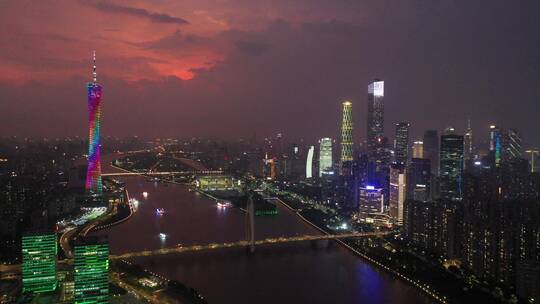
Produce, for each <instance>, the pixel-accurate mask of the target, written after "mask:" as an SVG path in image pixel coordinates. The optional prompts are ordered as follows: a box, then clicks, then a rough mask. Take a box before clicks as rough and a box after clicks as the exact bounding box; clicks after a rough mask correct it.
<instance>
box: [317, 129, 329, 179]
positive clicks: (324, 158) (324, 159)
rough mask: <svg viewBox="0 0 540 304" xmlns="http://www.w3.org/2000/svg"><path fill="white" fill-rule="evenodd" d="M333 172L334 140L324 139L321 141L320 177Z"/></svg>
mask: <svg viewBox="0 0 540 304" xmlns="http://www.w3.org/2000/svg"><path fill="white" fill-rule="evenodd" d="M331 171H332V139H331V138H329V137H324V138H321V139H320V140H319V177H321V176H323V174H324V173H330V172H331Z"/></svg>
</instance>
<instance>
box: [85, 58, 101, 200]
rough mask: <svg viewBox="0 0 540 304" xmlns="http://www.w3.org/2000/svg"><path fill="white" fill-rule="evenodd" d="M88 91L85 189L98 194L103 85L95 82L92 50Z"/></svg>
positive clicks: (91, 193)
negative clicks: (90, 79) (91, 68)
mask: <svg viewBox="0 0 540 304" xmlns="http://www.w3.org/2000/svg"><path fill="white" fill-rule="evenodd" d="M86 88H87V92H88V133H89V134H88V167H87V171H86V185H85V188H86V191H87V192H88V194H90V195H93V196H100V195H101V194H102V192H103V185H102V181H101V153H100V130H101V101H102V95H103V87H102V86H101V85H100V84H99V83H98V82H97V72H96V53H95V52H94V66H93V73H92V82H89V83H88V85H87V86H86Z"/></svg>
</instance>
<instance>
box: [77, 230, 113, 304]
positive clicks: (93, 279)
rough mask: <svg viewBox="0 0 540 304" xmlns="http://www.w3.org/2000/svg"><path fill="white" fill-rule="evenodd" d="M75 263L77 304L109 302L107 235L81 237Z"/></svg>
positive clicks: (78, 241)
mask: <svg viewBox="0 0 540 304" xmlns="http://www.w3.org/2000/svg"><path fill="white" fill-rule="evenodd" d="M74 252H75V259H74V263H73V268H74V272H75V273H74V277H75V304H79V303H80V304H83V303H84V304H86V303H92V304H94V303H95V304H100V303H108V302H109V244H108V241H107V238H106V237H103V236H91V237H84V238H79V239H78V240H77V241H76V243H75V248H74Z"/></svg>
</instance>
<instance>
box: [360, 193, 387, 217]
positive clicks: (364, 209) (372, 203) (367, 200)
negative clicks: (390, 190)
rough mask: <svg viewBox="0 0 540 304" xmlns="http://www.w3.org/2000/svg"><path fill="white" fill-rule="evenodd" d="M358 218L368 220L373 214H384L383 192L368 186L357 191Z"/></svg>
mask: <svg viewBox="0 0 540 304" xmlns="http://www.w3.org/2000/svg"><path fill="white" fill-rule="evenodd" d="M359 207H360V208H359V211H360V213H359V216H360V219H361V220H366V219H367V218H370V217H371V216H372V215H373V214H381V213H383V212H384V191H383V189H382V188H376V187H374V186H371V185H368V186H365V187H360V190H359Z"/></svg>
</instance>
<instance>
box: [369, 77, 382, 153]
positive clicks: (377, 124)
mask: <svg viewBox="0 0 540 304" xmlns="http://www.w3.org/2000/svg"><path fill="white" fill-rule="evenodd" d="M367 115H368V117H367V148H368V156H369V157H370V158H373V157H376V153H377V144H378V141H379V138H381V137H383V133H384V81H382V80H380V79H375V80H374V81H373V82H371V83H370V84H369V85H368V112H367Z"/></svg>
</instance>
